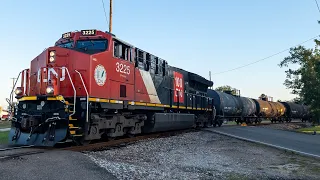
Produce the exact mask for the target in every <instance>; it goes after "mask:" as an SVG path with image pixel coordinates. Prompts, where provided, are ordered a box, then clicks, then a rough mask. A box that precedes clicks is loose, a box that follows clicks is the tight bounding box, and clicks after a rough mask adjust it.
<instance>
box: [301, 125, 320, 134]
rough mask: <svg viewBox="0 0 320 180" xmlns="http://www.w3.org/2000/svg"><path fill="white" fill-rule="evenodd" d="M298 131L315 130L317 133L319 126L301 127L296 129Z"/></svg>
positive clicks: (319, 131) (319, 129)
mask: <svg viewBox="0 0 320 180" xmlns="http://www.w3.org/2000/svg"><path fill="white" fill-rule="evenodd" d="M297 131H298V132H313V131H316V132H317V133H320V126H314V127H309V128H301V129H298V130H297Z"/></svg>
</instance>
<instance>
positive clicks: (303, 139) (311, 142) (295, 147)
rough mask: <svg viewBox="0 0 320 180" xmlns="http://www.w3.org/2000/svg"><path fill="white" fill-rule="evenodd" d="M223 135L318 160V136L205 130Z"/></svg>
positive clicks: (244, 128)
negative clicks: (290, 151)
mask: <svg viewBox="0 0 320 180" xmlns="http://www.w3.org/2000/svg"><path fill="white" fill-rule="evenodd" d="M206 130H209V131H213V132H217V133H222V134H225V135H229V136H233V137H236V138H241V139H245V140H250V141H254V142H259V143H263V144H267V145H271V146H274V147H277V148H282V149H288V150H292V151H296V152H298V153H301V154H305V155H309V156H314V157H319V158H320V136H319V135H309V134H302V133H296V132H290V131H283V130H276V129H271V128H263V127H254V126H232V127H230V126H229V127H220V128H206Z"/></svg>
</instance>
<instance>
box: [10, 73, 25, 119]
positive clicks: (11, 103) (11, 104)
mask: <svg viewBox="0 0 320 180" xmlns="http://www.w3.org/2000/svg"><path fill="white" fill-rule="evenodd" d="M23 71H24V70H22V71H20V72H19V74H18V77H17V79H16V81H15V83H14V85H13V87H12V90H11V93H10V100H8V98H7V99H6V100H7V102H8V104H9V106H10V111H11V113H10V119H11V118H12V115H13V108H14V107H13V98H12V102H11V97H13V96H12V93H13V91H14V89H15V87H16V85H17V82H18V80H19V77H20V75H21V73H22V72H23Z"/></svg>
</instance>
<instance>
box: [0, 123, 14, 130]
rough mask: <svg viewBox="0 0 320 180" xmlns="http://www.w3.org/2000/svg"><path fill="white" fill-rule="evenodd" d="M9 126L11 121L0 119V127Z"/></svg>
mask: <svg viewBox="0 0 320 180" xmlns="http://www.w3.org/2000/svg"><path fill="white" fill-rule="evenodd" d="M10 126H11V121H0V129H1V128H9V127H10Z"/></svg>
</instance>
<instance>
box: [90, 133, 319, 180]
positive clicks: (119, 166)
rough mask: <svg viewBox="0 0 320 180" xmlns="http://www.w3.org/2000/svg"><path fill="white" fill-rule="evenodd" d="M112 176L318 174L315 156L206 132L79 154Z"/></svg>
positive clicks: (270, 176)
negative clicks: (306, 155)
mask: <svg viewBox="0 0 320 180" xmlns="http://www.w3.org/2000/svg"><path fill="white" fill-rule="evenodd" d="M85 154H86V155H87V156H88V157H89V158H90V159H91V160H93V161H94V162H95V163H96V164H97V165H98V166H100V167H102V168H104V169H105V171H106V172H108V173H111V174H113V175H114V176H115V177H117V178H118V179H319V177H320V163H319V161H317V160H314V159H310V158H308V157H303V156H300V155H295V154H292V153H286V152H284V151H281V150H278V149H274V148H270V147H267V146H263V145H258V144H254V143H250V142H245V141H241V140H237V139H233V138H229V137H226V136H222V135H218V134H214V133H209V132H204V131H201V132H192V133H186V134H182V135H178V136H172V137H168V138H159V139H149V140H143V141H140V142H138V143H135V144H131V145H128V146H126V147H122V148H116V149H110V150H105V151H97V152H87V153H85Z"/></svg>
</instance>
